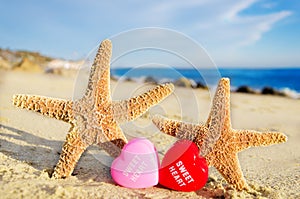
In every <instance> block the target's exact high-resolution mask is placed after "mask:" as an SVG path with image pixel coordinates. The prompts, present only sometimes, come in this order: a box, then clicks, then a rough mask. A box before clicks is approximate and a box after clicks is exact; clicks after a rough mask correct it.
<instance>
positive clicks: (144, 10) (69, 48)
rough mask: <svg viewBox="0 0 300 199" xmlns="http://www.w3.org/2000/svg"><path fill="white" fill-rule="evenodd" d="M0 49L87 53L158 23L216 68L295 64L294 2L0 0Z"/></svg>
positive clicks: (299, 59) (298, 18)
mask: <svg viewBox="0 0 300 199" xmlns="http://www.w3.org/2000/svg"><path fill="white" fill-rule="evenodd" d="M0 3H1V6H0V47H1V48H10V49H25V50H32V51H39V52H40V53H42V54H45V55H49V56H54V57H58V58H66V59H80V58H84V57H85V56H86V55H87V54H88V52H89V51H90V50H91V49H92V48H94V47H95V45H97V44H98V43H99V42H100V41H101V40H103V39H105V38H108V37H111V36H112V35H115V34H118V33H119V32H122V31H126V30H129V29H133V28H142V27H162V28H169V29H174V30H176V31H179V32H181V33H183V34H186V35H187V36H189V37H191V38H193V39H194V40H195V41H197V42H199V43H200V44H201V45H202V46H203V47H204V48H205V49H206V50H207V52H208V53H209V54H210V56H211V57H212V59H213V60H214V61H215V63H216V64H217V65H218V66H233V67H239V66H247V67H271V66H288V67H289V66H300V38H299V35H300V15H299V12H300V1H297V0H274V1H270V0H184V1H183V0H172V1H171V0H170V1H142V0H129V1H120V0H119V1H101V0H86V1H84V0H81V1H79V0H51V1H41V0H27V1H21V0H9V1H7V0H0Z"/></svg>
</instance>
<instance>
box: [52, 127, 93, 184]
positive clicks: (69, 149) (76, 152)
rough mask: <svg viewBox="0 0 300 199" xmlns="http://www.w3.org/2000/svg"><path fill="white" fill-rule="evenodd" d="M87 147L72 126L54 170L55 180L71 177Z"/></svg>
mask: <svg viewBox="0 0 300 199" xmlns="http://www.w3.org/2000/svg"><path fill="white" fill-rule="evenodd" d="M87 147H88V145H86V144H85V143H84V142H83V141H82V139H81V137H80V136H79V134H78V133H77V129H76V127H75V126H72V127H71V129H70V132H69V133H68V135H67V138H66V141H65V143H64V145H63V148H62V152H61V154H60V158H59V161H58V163H57V165H56V167H55V169H54V173H53V174H52V177H53V178H55V179H59V178H66V177H68V176H70V175H71V174H72V172H73V170H74V168H75V166H76V163H77V161H78V160H79V158H80V156H81V155H82V153H83V152H84V151H85V150H86V148H87Z"/></svg>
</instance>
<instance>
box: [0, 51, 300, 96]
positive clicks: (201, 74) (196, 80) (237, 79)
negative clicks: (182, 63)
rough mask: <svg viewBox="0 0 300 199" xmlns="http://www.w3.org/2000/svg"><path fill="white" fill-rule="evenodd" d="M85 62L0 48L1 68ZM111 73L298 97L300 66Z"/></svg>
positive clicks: (54, 68) (70, 67)
mask: <svg viewBox="0 0 300 199" xmlns="http://www.w3.org/2000/svg"><path fill="white" fill-rule="evenodd" d="M84 64H85V62H84V60H78V61H68V60H63V59H54V58H51V57H47V56H44V55H41V54H39V53H37V52H30V51H11V50H8V49H0V69H4V70H18V71H27V72H38V73H53V74H58V75H71V74H72V75H74V74H76V73H77V72H78V70H79V69H81V67H82V66H83V65H84ZM111 74H112V76H114V77H115V79H120V80H132V81H136V82H155V83H164V82H173V83H175V84H176V85H177V86H184V87H192V88H210V87H212V86H215V85H216V83H217V82H218V79H219V78H220V77H221V76H222V77H229V78H230V80H231V88H232V91H234V92H242V93H251V94H270V95H279V96H287V97H290V98H294V99H300V66H299V67H284V68H283V67H282V68H279V67H274V68H257V67H255V68H251V67H247V68H237V67H235V68H230V67H228V68H225V67H224V68H215V69H195V68H180V67H178V68H177V67H174V68H173V67H169V68H155V67H153V68H149V67H148V68H143V67H135V68H124V67H120V68H119V67H118V68H116V67H114V66H112V69H111Z"/></svg>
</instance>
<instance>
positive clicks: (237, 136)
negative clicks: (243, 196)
mask: <svg viewBox="0 0 300 199" xmlns="http://www.w3.org/2000/svg"><path fill="white" fill-rule="evenodd" d="M153 123H154V124H155V125H156V126H157V127H158V128H159V130H160V131H161V132H163V133H166V134H169V135H172V136H174V137H178V138H180V139H189V140H192V141H193V142H194V143H195V144H197V146H198V147H199V148H200V149H202V150H206V149H205V148H208V150H206V151H205V153H204V156H205V158H206V160H207V163H208V165H209V166H213V167H215V168H216V169H217V170H218V171H219V172H220V173H221V174H222V176H223V177H224V178H225V179H226V181H227V182H228V183H229V184H231V185H232V186H233V187H234V188H235V189H237V190H239V191H241V190H243V189H244V190H249V187H248V184H247V182H246V180H245V178H244V176H243V173H242V170H241V167H240V164H239V160H238V156H237V153H238V152H240V151H242V150H244V149H247V148H249V147H253V146H268V145H272V144H277V143H282V142H286V141H287V137H286V136H285V135H284V134H282V133H279V132H263V133H261V132H258V131H253V130H235V129H232V127H231V121H230V83H229V79H227V78H222V79H221V80H220V82H219V85H218V88H217V91H216V94H215V97H214V100H213V105H212V110H211V112H210V115H209V117H208V120H207V122H206V124H203V125H202V124H191V123H185V122H181V121H176V120H170V119H167V118H164V117H162V116H155V117H154V118H153ZM212 126H214V127H212ZM220 127H221V128H220ZM210 129H211V130H210ZM218 131H219V132H218ZM218 135H220V137H218ZM213 145H214V146H213ZM200 153H201V151H200Z"/></svg>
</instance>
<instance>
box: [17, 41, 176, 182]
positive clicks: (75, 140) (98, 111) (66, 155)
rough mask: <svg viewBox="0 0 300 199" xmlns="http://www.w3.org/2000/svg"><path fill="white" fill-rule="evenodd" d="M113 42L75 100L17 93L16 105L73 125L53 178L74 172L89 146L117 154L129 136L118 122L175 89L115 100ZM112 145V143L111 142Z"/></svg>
mask: <svg viewBox="0 0 300 199" xmlns="http://www.w3.org/2000/svg"><path fill="white" fill-rule="evenodd" d="M111 51H112V44H111V42H110V41H109V40H104V41H103V42H102V43H101V44H100V47H99V50H98V52H97V55H96V57H95V60H94V64H93V65H92V68H91V72H90V77H89V82H88V87H87V90H86V93H85V95H84V96H83V97H82V98H81V99H79V100H76V101H69V100H63V99H54V98H49V97H43V96H30V95H14V97H13V104H14V105H15V106H17V107H21V108H24V109H28V110H32V111H35V112H38V113H41V114H42V115H46V116H49V117H53V118H56V119H58V120H62V121H64V122H67V123H69V124H70V125H71V128H70V130H69V133H68V134H67V138H66V141H65V143H64V145H63V148H62V153H61V155H60V159H59V161H58V163H57V165H56V167H55V170H54V173H53V175H52V176H53V177H54V178H65V177H68V176H70V175H71V173H72V172H73V170H74V168H75V166H76V163H77V161H78V160H79V158H80V156H81V155H82V153H83V152H84V151H85V150H86V148H87V147H88V146H90V145H92V144H98V145H99V146H101V147H102V148H104V149H105V150H106V151H107V152H108V153H109V154H111V155H113V156H117V155H118V153H119V152H120V149H121V148H122V147H123V146H124V145H125V143H126V142H127V139H126V137H125V135H124V134H123V132H122V130H121V128H120V127H119V125H118V124H119V123H123V122H128V121H132V120H134V119H136V118H138V117H139V116H141V115H142V114H143V113H145V112H146V111H147V110H148V109H149V108H150V107H151V106H153V105H156V104H157V103H159V102H160V101H161V100H163V99H164V98H165V97H167V96H168V95H169V94H171V93H172V92H173V89H174V86H173V85H172V84H164V85H159V86H157V87H155V88H154V89H152V90H150V91H148V92H146V93H144V94H141V95H139V96H137V97H133V98H130V99H128V100H122V101H112V99H111V96H110V64H109V63H110V58H111ZM110 142H111V143H113V144H109V143H110Z"/></svg>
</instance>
